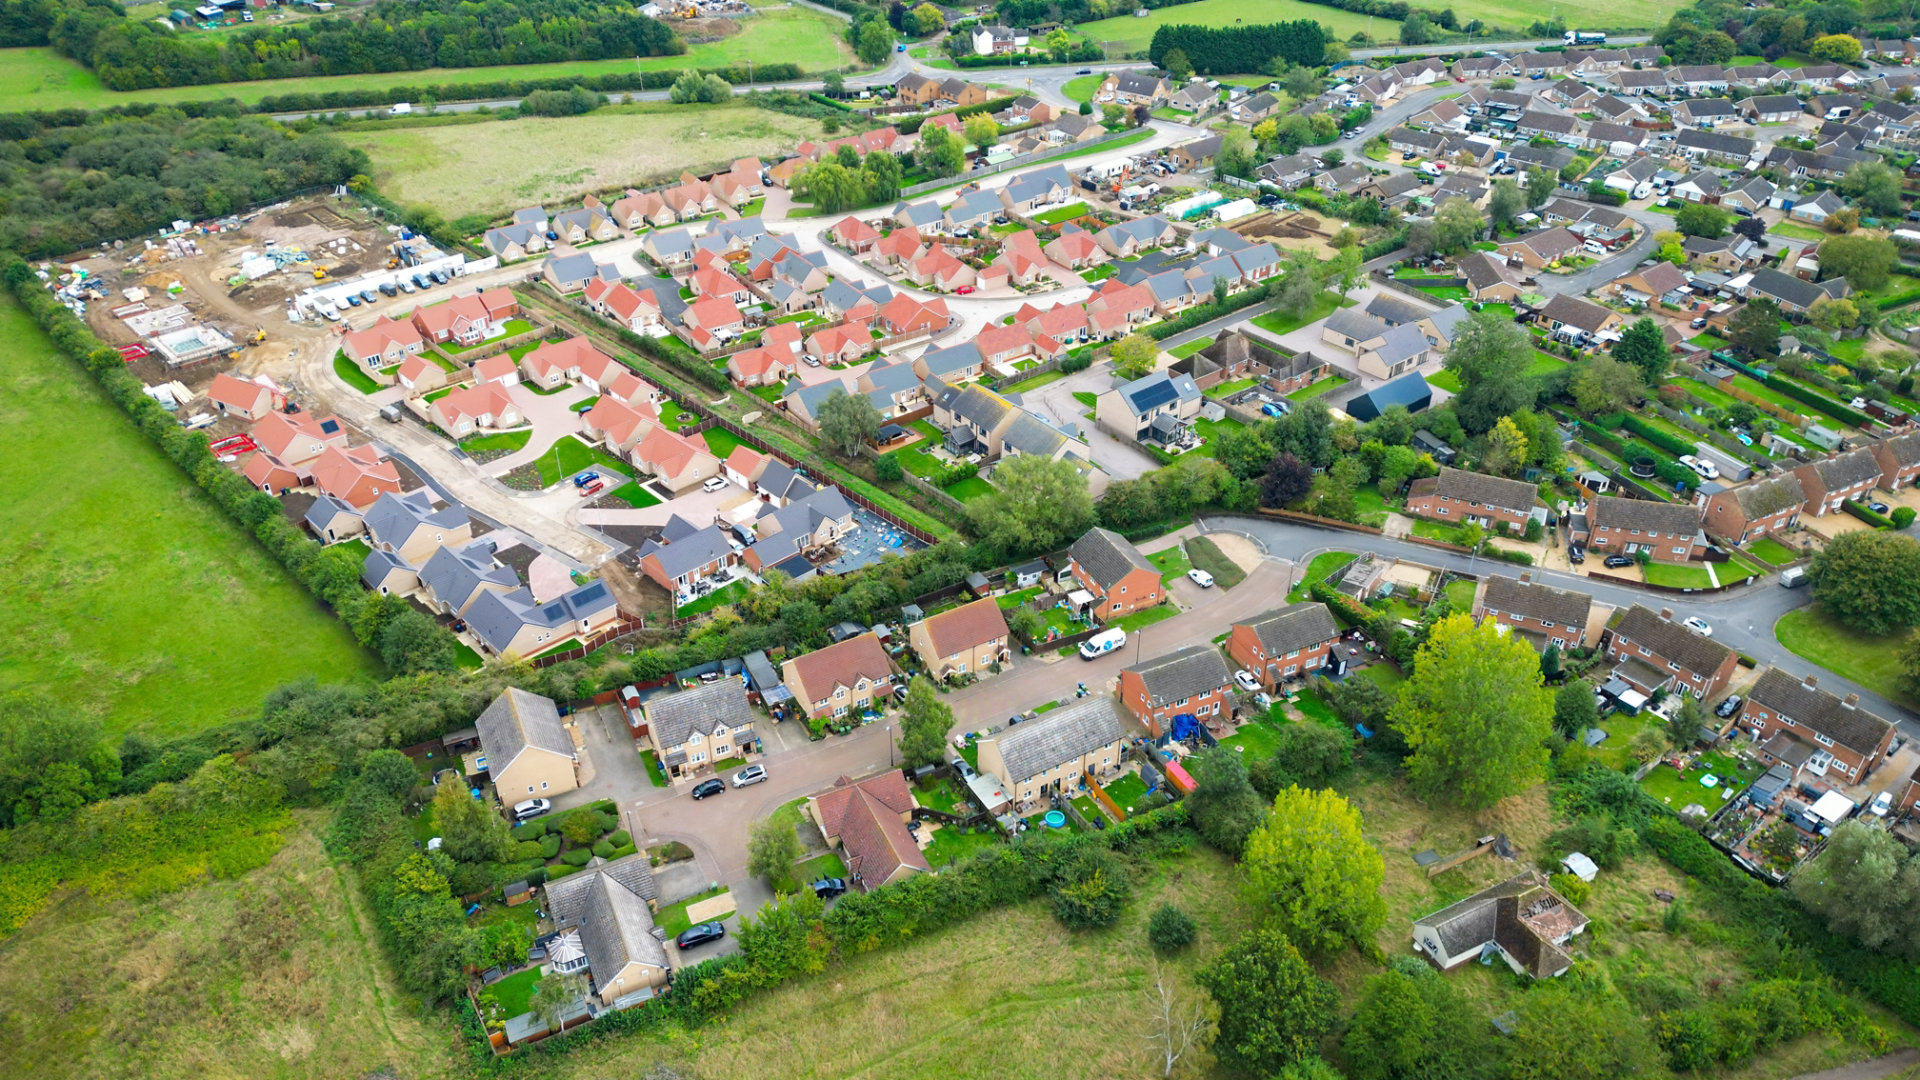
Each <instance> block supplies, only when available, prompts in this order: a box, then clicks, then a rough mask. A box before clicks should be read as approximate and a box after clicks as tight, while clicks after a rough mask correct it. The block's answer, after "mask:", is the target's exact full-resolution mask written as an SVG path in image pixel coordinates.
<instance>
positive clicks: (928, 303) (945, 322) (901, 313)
mask: <svg viewBox="0 0 1920 1080" xmlns="http://www.w3.org/2000/svg"><path fill="white" fill-rule="evenodd" d="M874 322H875V323H876V324H877V325H878V326H879V328H880V330H881V331H882V332H883V333H887V334H918V333H924V334H931V333H934V332H936V331H939V330H945V329H946V328H947V327H948V326H950V325H952V323H953V316H952V315H950V314H948V313H947V302H946V301H945V300H944V299H942V298H940V297H938V296H936V297H933V298H932V299H930V300H925V301H922V300H919V299H916V298H915V297H912V296H908V295H907V294H906V293H900V294H898V295H896V296H895V297H894V298H893V299H891V300H889V301H887V302H886V303H885V304H883V305H882V306H881V307H880V310H879V311H877V312H875V313H874Z"/></svg>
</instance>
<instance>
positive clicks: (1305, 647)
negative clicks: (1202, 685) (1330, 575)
mask: <svg viewBox="0 0 1920 1080" xmlns="http://www.w3.org/2000/svg"><path fill="white" fill-rule="evenodd" d="M1339 639H1340V627H1339V626H1337V625H1335V623H1334V621H1333V613H1332V612H1330V611H1328V610H1327V605H1325V604H1322V603H1317V602H1313V601H1303V602H1301V603H1298V604H1288V605H1287V606H1286V607H1282V608H1275V609H1273V610H1272V611H1268V612H1263V613H1261V614H1259V615H1255V616H1254V617H1253V618H1251V619H1247V620H1245V621H1244V622H1237V623H1234V624H1233V629H1232V630H1231V631H1229V632H1228V634H1227V655H1228V656H1231V657H1233V662H1234V663H1236V664H1238V665H1240V666H1241V667H1242V668H1245V669H1246V670H1248V671H1251V672H1253V674H1254V677H1255V678H1257V679H1259V680H1260V685H1262V686H1264V687H1266V688H1267V689H1268V690H1272V689H1274V688H1275V687H1277V686H1279V685H1280V684H1281V683H1282V682H1285V681H1286V680H1288V679H1294V678H1304V677H1306V675H1307V673H1308V672H1311V671H1313V670H1315V669H1316V668H1320V667H1323V666H1325V665H1326V663H1327V657H1328V656H1329V655H1331V653H1332V652H1333V643H1334V642H1336V641H1338V640H1339Z"/></svg>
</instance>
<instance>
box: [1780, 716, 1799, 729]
mask: <svg viewBox="0 0 1920 1080" xmlns="http://www.w3.org/2000/svg"><path fill="white" fill-rule="evenodd" d="M1780 722H1781V723H1782V724H1785V725H1786V726H1788V727H1799V726H1800V725H1799V724H1796V723H1794V722H1793V718H1792V717H1791V716H1783V717H1781V718H1780Z"/></svg>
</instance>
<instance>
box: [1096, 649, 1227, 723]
mask: <svg viewBox="0 0 1920 1080" xmlns="http://www.w3.org/2000/svg"><path fill="white" fill-rule="evenodd" d="M1119 694H1120V703H1121V704H1122V705H1125V706H1126V707H1127V711H1128V712H1131V713H1132V714H1133V718H1134V719H1135V720H1138V721H1139V722H1140V724H1141V726H1143V727H1145V728H1146V729H1147V732H1148V734H1150V735H1153V736H1155V737H1158V736H1160V735H1163V734H1165V733H1166V732H1168V731H1171V730H1172V729H1173V719H1174V717H1176V716H1192V717H1196V718H1198V719H1199V720H1200V721H1201V722H1202V723H1209V722H1212V721H1216V720H1224V719H1226V718H1227V716H1228V715H1229V714H1230V713H1233V712H1236V711H1238V710H1237V708H1236V706H1235V704H1234V692H1233V673H1232V672H1231V671H1229V670H1228V669H1227V662H1226V660H1225V659H1223V658H1222V657H1221V655H1220V650H1219V649H1216V648H1214V647H1213V646H1212V645H1187V646H1184V647H1182V648H1179V649H1175V650H1174V651H1173V652H1170V653H1167V654H1166V655H1164V656H1156V657H1154V658H1153V659H1151V660H1148V661H1146V662H1145V663H1141V664H1135V665H1134V666H1132V667H1130V668H1126V669H1125V670H1123V671H1121V672H1120V686H1119Z"/></svg>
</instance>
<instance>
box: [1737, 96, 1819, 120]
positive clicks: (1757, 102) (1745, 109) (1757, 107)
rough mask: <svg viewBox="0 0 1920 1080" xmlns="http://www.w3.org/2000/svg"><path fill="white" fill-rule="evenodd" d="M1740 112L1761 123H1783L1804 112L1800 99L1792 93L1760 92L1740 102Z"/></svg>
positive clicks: (1794, 118)
mask: <svg viewBox="0 0 1920 1080" xmlns="http://www.w3.org/2000/svg"><path fill="white" fill-rule="evenodd" d="M1740 112H1741V113H1742V114H1743V115H1745V116H1746V117H1747V118H1748V119H1751V120H1754V121H1757V122H1758V123H1762V124H1784V123H1786V122H1788V121H1790V120H1796V119H1798V118H1799V117H1800V116H1801V115H1802V114H1804V113H1805V112H1806V107H1805V106H1804V105H1802V104H1801V103H1800V99H1799V98H1797V97H1794V96H1793V95H1792V94H1760V95H1756V96H1754V97H1750V98H1747V99H1745V100H1744V101H1741V102H1740Z"/></svg>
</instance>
